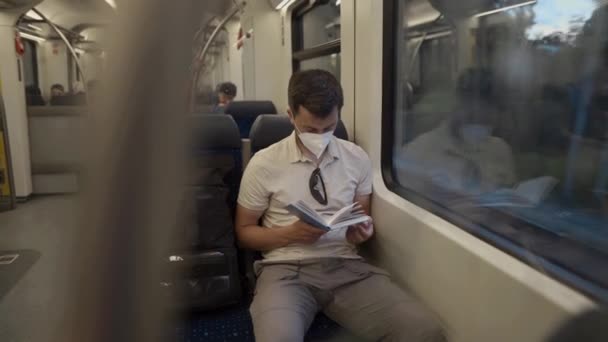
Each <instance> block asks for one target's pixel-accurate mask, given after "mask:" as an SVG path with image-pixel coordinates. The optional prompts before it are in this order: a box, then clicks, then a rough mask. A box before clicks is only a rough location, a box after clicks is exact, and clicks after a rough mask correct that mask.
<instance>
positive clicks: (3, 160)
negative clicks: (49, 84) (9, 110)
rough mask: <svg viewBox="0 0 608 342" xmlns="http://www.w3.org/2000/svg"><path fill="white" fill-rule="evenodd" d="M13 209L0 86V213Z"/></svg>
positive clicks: (6, 134)
mask: <svg viewBox="0 0 608 342" xmlns="http://www.w3.org/2000/svg"><path fill="white" fill-rule="evenodd" d="M14 207H15V191H14V186H13V179H12V171H11V167H10V154H9V147H8V130H7V128H6V118H5V116H4V103H3V101H2V88H1V85H0V211H5V210H10V209H13V208H14Z"/></svg>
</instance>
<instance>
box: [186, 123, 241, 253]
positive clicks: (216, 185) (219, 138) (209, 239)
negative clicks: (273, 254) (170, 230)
mask: <svg viewBox="0 0 608 342" xmlns="http://www.w3.org/2000/svg"><path fill="white" fill-rule="evenodd" d="M188 127H189V131H190V132H191V137H190V138H191V139H190V145H189V146H190V152H191V156H192V159H191V164H190V167H189V173H188V177H187V181H186V184H185V185H186V191H185V197H184V204H183V206H182V208H183V210H184V211H185V212H184V213H183V217H184V218H185V222H184V223H183V226H184V232H185V234H183V235H182V236H180V237H179V238H181V239H185V240H186V243H188V244H190V245H191V247H194V248H196V249H203V250H206V249H213V248H232V247H234V226H233V218H234V211H235V208H236V198H237V196H238V188H239V183H240V178H241V171H242V170H241V139H240V137H239V132H238V128H237V125H236V123H235V122H234V120H233V119H232V118H231V117H230V116H227V115H216V114H207V115H192V116H190V117H189V119H188Z"/></svg>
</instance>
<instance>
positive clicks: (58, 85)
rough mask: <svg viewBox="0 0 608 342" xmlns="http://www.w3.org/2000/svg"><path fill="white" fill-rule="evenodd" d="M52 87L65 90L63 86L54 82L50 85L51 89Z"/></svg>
mask: <svg viewBox="0 0 608 342" xmlns="http://www.w3.org/2000/svg"><path fill="white" fill-rule="evenodd" d="M53 89H60V90H62V91H63V90H65V88H64V87H63V86H62V85H61V84H59V83H55V84H53V85H52V86H51V90H53Z"/></svg>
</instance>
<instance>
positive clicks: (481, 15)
mask: <svg viewBox="0 0 608 342" xmlns="http://www.w3.org/2000/svg"><path fill="white" fill-rule="evenodd" d="M535 3H536V0H532V1H526V2H522V3H521V4H515V5H511V6H506V7H503V8H497V9H495V10H491V11H487V12H482V13H479V14H476V15H474V16H473V17H475V18H479V17H485V16H486V15H491V14H496V13H500V12H504V11H508V10H511V9H514V8H517V7H523V6H528V5H532V4H535Z"/></svg>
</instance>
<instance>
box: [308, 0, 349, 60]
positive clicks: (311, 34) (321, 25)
mask: <svg viewBox="0 0 608 342" xmlns="http://www.w3.org/2000/svg"><path fill="white" fill-rule="evenodd" d="M302 26H303V30H302V48H304V49H309V48H311V47H315V46H317V45H321V44H323V43H326V42H330V41H332V40H336V39H338V38H340V6H339V5H338V6H337V5H336V2H335V1H331V2H330V3H328V4H326V5H321V6H315V7H313V8H312V9H311V10H310V11H308V12H306V13H305V14H304V15H302Z"/></svg>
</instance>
